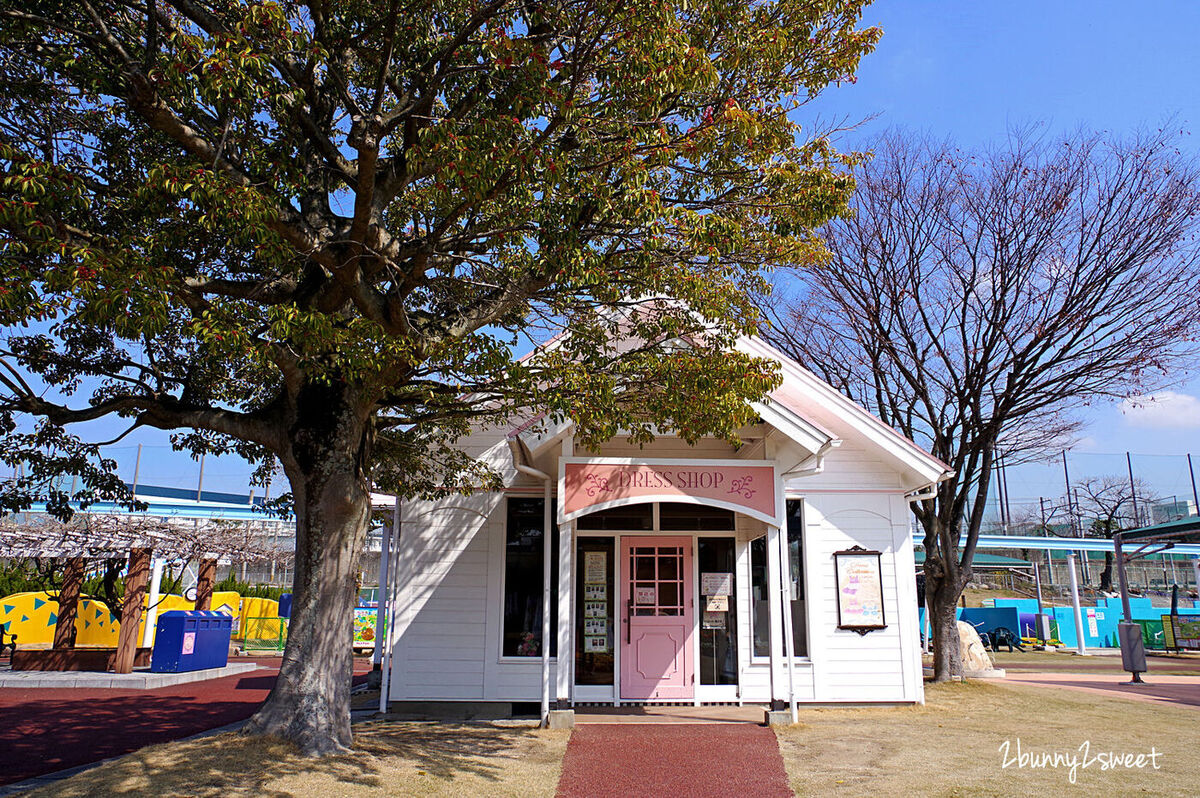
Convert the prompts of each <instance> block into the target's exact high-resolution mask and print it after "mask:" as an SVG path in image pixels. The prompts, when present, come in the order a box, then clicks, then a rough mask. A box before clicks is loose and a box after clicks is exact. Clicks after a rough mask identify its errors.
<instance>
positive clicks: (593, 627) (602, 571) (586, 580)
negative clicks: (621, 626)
mask: <svg viewBox="0 0 1200 798" xmlns="http://www.w3.org/2000/svg"><path fill="white" fill-rule="evenodd" d="M613 543H614V541H613V539H612V538H580V540H579V542H578V544H577V546H576V552H577V553H576V557H577V558H578V559H577V560H576V562H577V563H578V569H579V570H578V574H579V578H578V580H577V585H578V587H577V588H576V591H575V629H576V634H575V683H576V684H613V665H614V663H615V661H616V660H615V658H614V656H613V651H614V645H615V644H616V630H615V626H614V613H613V607H614V600H615V598H616V594H615V593H614V592H613V563H614V562H615V555H614V551H613Z"/></svg>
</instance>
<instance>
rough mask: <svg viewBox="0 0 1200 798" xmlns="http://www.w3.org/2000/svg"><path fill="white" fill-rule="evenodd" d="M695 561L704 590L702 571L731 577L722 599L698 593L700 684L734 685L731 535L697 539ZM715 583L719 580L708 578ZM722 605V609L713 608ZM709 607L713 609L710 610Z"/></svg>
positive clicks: (734, 594) (734, 603)
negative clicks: (728, 587)
mask: <svg viewBox="0 0 1200 798" xmlns="http://www.w3.org/2000/svg"><path fill="white" fill-rule="evenodd" d="M696 558H697V559H696V564H697V567H698V568H699V569H700V586H701V592H703V588H704V584H705V581H706V580H705V578H704V577H705V574H712V575H714V576H716V575H719V574H729V575H730V576H731V579H730V580H729V581H730V583H731V584H730V588H731V589H730V592H729V595H728V597H727V598H725V599H724V600H723V601H722V599H721V598H720V597H719V596H717V597H715V599H714V598H713V597H710V596H706V595H701V596H700V600H699V602H698V605H699V609H700V684H737V683H738V652H737V639H738V638H737V582H736V580H737V575H736V568H735V567H734V559H735V554H734V540H733V538H697V539H696ZM708 581H711V582H715V581H720V580H719V579H715V578H714V579H710V580H708ZM722 605H724V606H725V607H727V609H725V610H719V609H715V608H717V607H720V606H722ZM709 606H712V607H714V609H712V610H709V609H708V608H709Z"/></svg>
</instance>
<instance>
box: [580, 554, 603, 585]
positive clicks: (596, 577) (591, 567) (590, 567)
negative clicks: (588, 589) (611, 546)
mask: <svg viewBox="0 0 1200 798" xmlns="http://www.w3.org/2000/svg"><path fill="white" fill-rule="evenodd" d="M583 581H584V583H585V584H595V583H600V582H607V581H608V554H607V553H605V552H603V551H589V552H586V553H585V554H584V555H583Z"/></svg>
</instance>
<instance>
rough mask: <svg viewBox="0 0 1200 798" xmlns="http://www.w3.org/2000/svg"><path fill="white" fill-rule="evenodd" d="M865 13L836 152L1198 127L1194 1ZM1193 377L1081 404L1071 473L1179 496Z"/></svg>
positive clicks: (179, 467)
mask: <svg viewBox="0 0 1200 798" xmlns="http://www.w3.org/2000/svg"><path fill="white" fill-rule="evenodd" d="M866 19H867V22H868V23H869V24H875V25H879V26H880V27H882V28H883V30H884V36H883V39H882V40H881V41H880V44H879V46H878V48H877V50H876V52H875V53H874V54H872V55H870V56H868V57H867V58H866V59H865V60H864V61H863V63H862V65H861V68H860V69H859V72H858V82H857V83H856V84H853V85H845V86H842V87H840V88H833V89H830V90H829V91H828V92H826V93H825V94H823V95H822V96H821V97H820V98H818V99H817V100H816V101H814V102H813V103H812V104H811V105H810V106H809V107H808V108H807V109H806V110H805V116H807V117H808V118H812V117H813V115H817V116H819V117H820V118H823V119H826V120H834V119H840V118H842V117H849V118H850V119H853V120H860V119H864V118H866V117H870V116H872V115H877V116H875V118H874V119H872V120H871V121H869V122H867V123H865V124H864V125H862V126H861V127H860V128H859V129H857V130H855V131H853V132H851V133H849V134H846V136H845V139H844V142H843V146H845V147H853V146H854V145H855V143H856V142H861V141H864V140H865V139H866V138H868V137H869V136H871V135H873V134H874V133H877V132H879V131H880V130H882V129H884V128H886V127H890V126H902V127H909V128H916V129H921V130H927V131H929V132H930V133H932V134H934V135H937V136H947V137H951V138H953V139H954V140H956V141H957V142H959V143H960V144H961V145H964V146H977V145H980V144H986V143H989V142H998V141H1000V140H1002V139H1003V137H1004V136H1005V134H1006V131H1007V130H1008V129H1009V128H1011V127H1013V126H1025V125H1044V126H1045V127H1046V129H1047V130H1048V131H1049V132H1051V133H1054V132H1059V131H1067V130H1071V129H1074V128H1076V127H1079V126H1081V125H1082V126H1086V127H1089V128H1093V129H1100V130H1108V131H1112V132H1114V133H1122V132H1125V131H1130V130H1133V129H1135V128H1137V127H1139V126H1154V127H1158V126H1160V125H1162V124H1164V123H1167V122H1171V123H1172V124H1173V125H1175V126H1177V127H1179V128H1181V129H1185V130H1197V135H1200V124H1198V123H1200V80H1198V78H1200V48H1198V47H1196V44H1195V41H1194V37H1195V35H1196V33H1197V31H1200V2H1193V1H1192V0H1175V1H1174V2H1165V1H1162V0H1159V1H1156V2H1140V3H1129V2H1122V3H1117V2H1099V1H1097V0H1092V1H1091V2H1065V1H1064V0H1055V2H1012V1H1007V2H997V1H996V0H992V2H964V1H963V0H954V1H953V2H951V0H943V1H942V2H922V1H921V0H881V1H880V2H878V3H877V4H876V5H875V6H873V7H871V8H869V9H868V11H867V15H866ZM802 121H803V117H802ZM1185 146H1189V147H1190V148H1191V149H1192V150H1193V151H1195V152H1196V153H1197V154H1198V156H1200V139H1197V138H1194V137H1189V138H1187V139H1185ZM1190 371H1191V373H1190V374H1189V373H1181V374H1180V381H1181V384H1180V385H1178V386H1176V387H1175V389H1174V394H1175V395H1174V396H1172V397H1167V398H1166V399H1165V400H1162V401H1158V402H1155V403H1149V404H1147V405H1146V406H1145V407H1142V408H1137V407H1130V406H1126V407H1124V408H1122V406H1121V405H1120V404H1113V403H1102V404H1100V405H1097V406H1094V407H1092V408H1090V409H1089V411H1088V413H1087V416H1086V418H1087V419H1088V421H1089V422H1090V423H1089V426H1088V428H1087V430H1086V431H1085V437H1084V438H1083V439H1082V440H1081V441H1080V442H1079V443H1078V445H1077V446H1076V448H1075V451H1074V453H1073V454H1072V456H1071V457H1072V461H1073V462H1077V463H1078V464H1079V465H1078V466H1077V468H1078V469H1079V471H1080V474H1079V475H1082V474H1083V473H1086V472H1095V473H1111V472H1115V471H1116V470H1117V469H1118V467H1120V466H1123V465H1124V458H1123V455H1122V456H1120V457H1116V456H1106V455H1105V453H1114V454H1116V453H1123V452H1125V451H1132V452H1134V453H1135V454H1137V455H1141V456H1140V457H1135V467H1136V469H1137V470H1138V472H1139V475H1140V473H1141V472H1143V471H1145V472H1146V473H1147V475H1148V476H1149V475H1151V474H1152V473H1153V474H1158V473H1161V474H1162V476H1161V479H1162V480H1163V481H1164V483H1169V487H1167V488H1165V489H1164V492H1167V493H1170V492H1174V491H1180V492H1183V491H1186V490H1187V484H1186V483H1187V473H1186V462H1185V461H1184V460H1183V459H1182V458H1181V457H1178V456H1175V457H1164V455H1182V454H1184V453H1186V452H1189V451H1190V452H1192V453H1193V458H1194V459H1196V458H1197V457H1200V400H1198V399H1197V397H1200V379H1198V378H1197V375H1196V373H1195V372H1196V369H1192V370H1190ZM110 429H111V428H110ZM112 434H115V432H114V433H112ZM139 441H140V442H143V443H146V444H148V445H149V446H148V448H146V449H145V450H144V454H143V459H142V468H141V474H140V480H141V481H142V482H154V483H156V484H167V485H176V486H179V487H184V486H194V485H195V484H196V480H197V476H198V466H197V464H196V463H195V462H193V461H191V460H190V459H188V457H187V456H186V455H184V454H179V453H172V452H171V451H170V449H169V446H167V445H166V436H165V435H163V434H161V433H155V432H153V431H146V432H144V433H139V434H138V435H135V436H131V437H130V438H128V439H126V440H125V441H123V442H122V444H121V445H120V446H119V447H115V448H113V449H112V450H111V453H112V455H113V456H115V457H117V459H118V461H119V463H120V471H121V473H122V475H124V476H125V477H126V478H130V477H132V475H133V464H134V457H135V454H136V444H137V443H138V442H139ZM1181 464H1182V465H1181ZM1074 468H1076V467H1073V470H1074ZM1181 468H1182V469H1183V470H1182V471H1181V470H1180V469H1181ZM246 473H247V469H246V468H245V467H244V466H243V465H241V463H240V461H239V460H237V459H236V458H220V459H209V461H208V462H207V463H206V465H205V487H206V488H211V489H214V490H235V489H236V490H241V489H244V488H245V485H246ZM1056 474H1061V470H1059V471H1057V472H1055V471H1054V470H1053V469H1051V470H1046V471H1045V472H1044V474H1043V472H1042V470H1037V471H1033V470H1031V471H1029V472H1028V476H1026V477H1023V476H1020V475H1014V477H1012V478H1010V483H1016V484H1011V485H1010V489H1011V493H1012V495H1013V496H1014V498H1016V497H1020V496H1025V495H1027V496H1036V495H1038V494H1039V493H1048V492H1049V491H1050V490H1051V487H1048V486H1046V485H1045V484H1043V483H1045V481H1046V480H1047V479H1052V480H1057V479H1058V476H1056ZM1073 476H1075V474H1073ZM1155 479H1156V481H1157V480H1158V479H1159V478H1158V477H1155ZM1176 483H1178V485H1179V487H1175V485H1176ZM1059 490H1060V489H1059Z"/></svg>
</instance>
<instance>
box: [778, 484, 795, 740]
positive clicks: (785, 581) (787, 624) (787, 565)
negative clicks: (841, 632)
mask: <svg viewBox="0 0 1200 798" xmlns="http://www.w3.org/2000/svg"><path fill="white" fill-rule="evenodd" d="M781 493H782V491H781ZM779 549H780V556H779V574H780V578H779V584H780V586H781V587H782V590H781V591H780V596H781V597H782V598H783V656H784V657H786V658H787V675H788V709H789V710H790V711H791V717H792V723H799V722H800V714H799V711H798V710H797V708H796V642H795V638H794V637H793V634H794V632H793V630H792V558H791V556H790V552H788V542H787V533H786V531H785V529H784V528H781V529H780V530H779Z"/></svg>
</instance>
